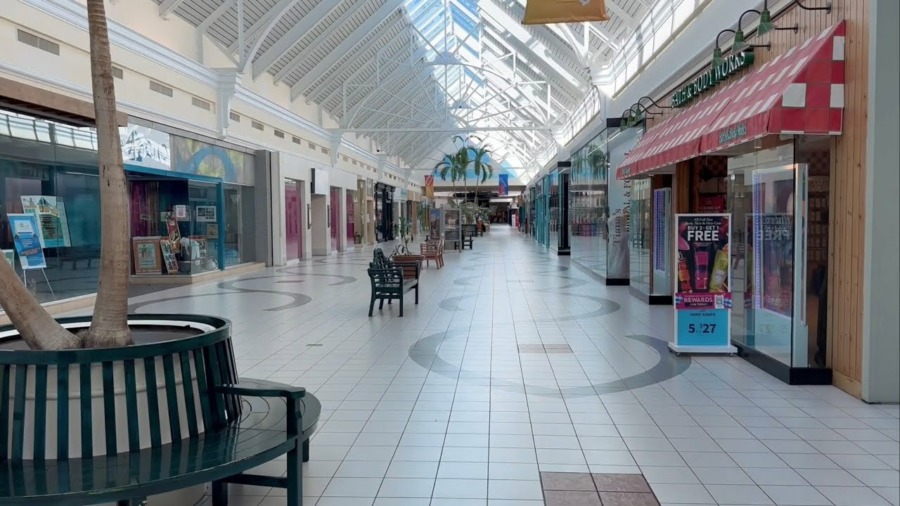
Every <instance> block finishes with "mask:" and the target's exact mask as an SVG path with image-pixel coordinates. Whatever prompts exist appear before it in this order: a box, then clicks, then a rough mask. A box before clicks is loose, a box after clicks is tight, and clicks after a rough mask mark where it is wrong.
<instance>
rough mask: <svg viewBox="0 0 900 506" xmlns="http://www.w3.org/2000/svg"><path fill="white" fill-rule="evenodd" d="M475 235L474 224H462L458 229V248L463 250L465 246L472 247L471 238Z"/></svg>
mask: <svg viewBox="0 0 900 506" xmlns="http://www.w3.org/2000/svg"><path fill="white" fill-rule="evenodd" d="M474 237H475V225H463V226H462V229H461V230H460V240H459V249H460V250H464V249H466V247H468V248H469V249H472V243H473V242H474V240H473V238H474Z"/></svg>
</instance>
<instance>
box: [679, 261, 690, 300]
mask: <svg viewBox="0 0 900 506" xmlns="http://www.w3.org/2000/svg"><path fill="white" fill-rule="evenodd" d="M678 286H679V288H680V291H681V292H682V293H689V292H691V272H690V271H689V270H688V266H687V261H686V260H685V259H684V256H683V255H682V254H681V253H680V252H679V253H678Z"/></svg>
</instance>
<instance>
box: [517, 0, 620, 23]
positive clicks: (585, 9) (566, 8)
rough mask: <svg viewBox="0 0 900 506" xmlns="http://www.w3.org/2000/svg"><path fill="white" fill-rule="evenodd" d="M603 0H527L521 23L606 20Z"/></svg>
mask: <svg viewBox="0 0 900 506" xmlns="http://www.w3.org/2000/svg"><path fill="white" fill-rule="evenodd" d="M608 20H609V15H607V13H606V3H605V2H604V0H528V4H527V5H526V6H525V19H523V20H522V24H523V25H548V24H552V23H580V22H584V21H608Z"/></svg>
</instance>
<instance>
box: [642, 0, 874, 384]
mask: <svg viewBox="0 0 900 506" xmlns="http://www.w3.org/2000/svg"><path fill="white" fill-rule="evenodd" d="M827 4H831V5H832V11H831V13H830V14H827V13H825V12H824V11H807V10H803V9H800V8H799V7H792V8H790V9H789V10H787V11H785V12H784V13H782V14H780V15H778V17H777V18H776V20H775V23H776V25H777V26H779V27H789V26H793V25H795V24H796V25H798V27H799V29H798V31H797V33H794V32H793V31H773V32H770V33H769V34H766V35H764V36H763V37H759V38H757V37H749V39H748V42H749V43H751V44H765V43H771V44H772V48H771V49H770V50H766V49H764V48H758V49H757V50H756V61H755V63H754V66H755V67H758V66H759V65H762V64H763V63H766V62H768V61H770V60H772V59H773V58H774V57H775V56H777V55H779V54H782V53H783V52H785V51H786V50H787V49H788V48H790V47H793V46H796V45H799V44H800V43H802V42H803V41H805V40H806V39H808V38H810V37H813V36H815V35H818V34H819V33H821V32H822V31H824V30H825V29H826V28H828V27H830V26H832V25H834V24H837V23H838V22H840V21H841V20H846V21H847V35H846V39H845V59H846V86H845V95H844V102H845V109H844V133H843V135H840V136H836V137H834V138H833V139H832V140H831V147H832V149H831V175H830V185H831V188H830V190H831V194H830V211H831V212H830V215H829V226H830V234H829V236H830V239H829V241H830V244H829V268H828V280H829V284H828V343H829V344H828V349H829V352H828V358H827V360H828V363H829V365H830V366H831V367H832V369H833V371H834V374H835V384H836V385H837V386H839V387H840V388H843V389H844V390H846V391H848V392H850V393H851V394H853V395H856V396H859V385H860V381H861V378H862V371H861V368H862V343H861V336H862V318H863V310H862V303H863V287H862V281H861V280H862V278H863V266H862V257H863V247H864V236H863V233H864V231H865V226H864V224H865V187H866V181H865V164H866V114H867V108H868V97H867V92H868V43H869V9H870V3H869V0H806V1H805V2H804V5H806V6H809V7H822V6H825V5H827ZM738 15H740V12H739V11H738V10H736V11H735V16H738ZM715 31H716V30H713V31H712V32H711V33H715ZM711 36H712V35H711ZM728 43H730V40H727V41H726V40H725V39H724V38H723V40H722V47H723V48H724V47H726V46H727V45H728ZM711 57H712V55H710V58H711ZM692 77H693V76H685V78H684V81H685V82H686V81H688V80H689V79H691V78H692ZM678 87H680V86H677V87H675V88H678ZM712 95H714V94H710V96H709V97H703V98H701V99H700V100H698V103H699V102H700V101H702V100H708V99H709V98H711V96H712ZM658 101H659V102H660V103H661V104H663V103H664V104H668V102H669V96H664V97H659V100H658ZM662 112H663V114H662V115H658V116H655V117H654V118H652V120H651V121H649V122H648V123H649V125H650V128H652V126H653V124H654V123H656V124H658V123H659V121H660V120H661V119H663V118H665V117H667V116H669V115H671V114H674V113H676V112H677V111H676V110H663V111H662ZM679 182H680V179H679ZM684 197H685V196H682V198H684Z"/></svg>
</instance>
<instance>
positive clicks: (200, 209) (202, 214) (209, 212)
mask: <svg viewBox="0 0 900 506" xmlns="http://www.w3.org/2000/svg"><path fill="white" fill-rule="evenodd" d="M194 212H195V215H196V217H197V223H216V221H217V220H216V206H197V207H196V208H195V211H194Z"/></svg>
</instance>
